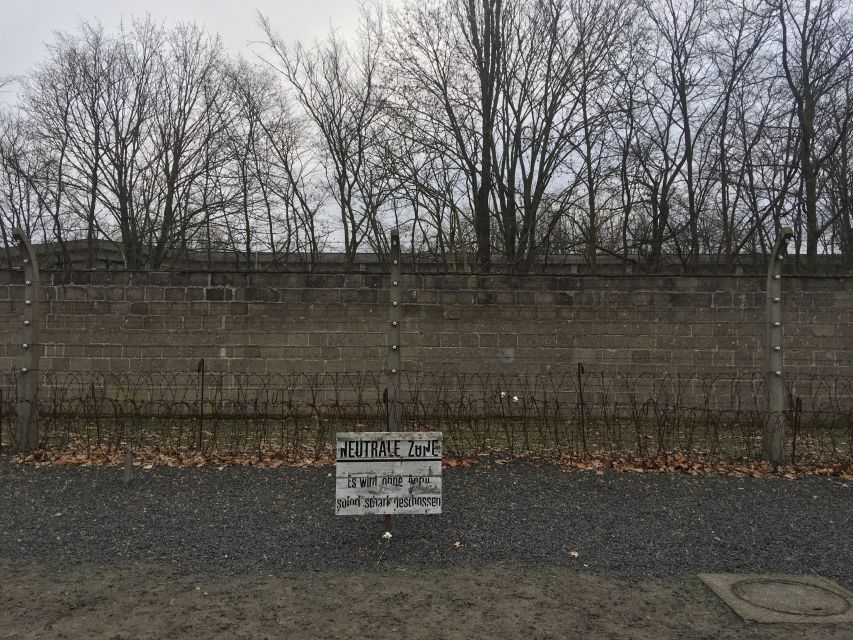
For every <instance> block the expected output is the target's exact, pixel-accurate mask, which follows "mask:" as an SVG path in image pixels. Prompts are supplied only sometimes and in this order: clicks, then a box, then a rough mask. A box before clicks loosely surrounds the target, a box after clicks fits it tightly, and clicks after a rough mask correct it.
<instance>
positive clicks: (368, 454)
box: [335, 431, 442, 516]
mask: <svg viewBox="0 0 853 640" xmlns="http://www.w3.org/2000/svg"><path fill="white" fill-rule="evenodd" d="M441 441H442V434H441V432H437V431H435V432H433V431H418V432H411V433H404V432H396V431H392V432H367V433H339V434H337V443H336V446H335V451H336V455H337V465H336V467H335V476H336V478H335V515H339V516H360V515H368V514H432V513H441Z"/></svg>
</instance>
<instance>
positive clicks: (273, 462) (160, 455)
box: [12, 443, 335, 471]
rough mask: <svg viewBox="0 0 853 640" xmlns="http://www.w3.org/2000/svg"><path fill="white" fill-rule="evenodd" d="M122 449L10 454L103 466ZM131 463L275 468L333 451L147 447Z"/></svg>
mask: <svg viewBox="0 0 853 640" xmlns="http://www.w3.org/2000/svg"><path fill="white" fill-rule="evenodd" d="M127 453H128V451H127V450H126V449H118V448H107V447H96V446H87V445H84V444H80V443H72V444H70V445H68V446H67V447H65V448H64V449H39V450H37V451H34V452H32V453H28V454H18V455H14V456H12V460H13V461H16V462H18V463H21V464H31V465H34V466H36V467H43V466H57V467H66V466H80V467H91V466H107V467H121V466H124V464H125V456H126V455H127ZM131 453H132V454H133V466H134V467H135V468H138V469H142V470H143V471H151V470H153V469H154V468H155V467H173V468H184V469H191V468H200V467H204V466H206V465H213V466H215V467H216V469H217V470H218V471H224V470H225V469H226V468H228V467H261V468H270V469H277V468H279V467H282V466H289V467H296V468H300V467H323V466H330V465H333V464H334V463H335V460H334V452H333V451H332V450H331V449H329V450H328V451H320V452H316V451H314V450H313V449H311V450H305V451H300V452H299V453H298V454H290V455H285V454H283V453H282V452H281V451H279V450H262V451H259V452H256V453H252V454H235V455H229V454H225V453H207V452H201V451H195V450H192V449H177V448H161V447H147V448H139V449H133V450H132V451H131Z"/></svg>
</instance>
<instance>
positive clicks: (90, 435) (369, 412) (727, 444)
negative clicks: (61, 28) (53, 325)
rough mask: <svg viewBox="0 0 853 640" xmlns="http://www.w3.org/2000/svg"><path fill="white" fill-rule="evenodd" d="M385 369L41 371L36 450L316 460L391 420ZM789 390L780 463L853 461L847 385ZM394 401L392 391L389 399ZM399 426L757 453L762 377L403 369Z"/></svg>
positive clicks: (824, 380)
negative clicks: (784, 455)
mask: <svg viewBox="0 0 853 640" xmlns="http://www.w3.org/2000/svg"><path fill="white" fill-rule="evenodd" d="M15 376H16V373H15V372H14V371H12V372H7V373H6V374H5V375H4V376H3V377H2V380H0V394H1V395H0V427H2V428H0V435H2V443H0V446H3V447H4V448H5V447H7V446H8V445H9V444H10V442H11V435H12V431H13V427H14V424H15V417H16V416H15V410H16V404H17V398H16V392H15V389H16V380H15ZM388 384H389V380H388V378H387V377H386V376H385V375H384V374H382V373H376V372H352V373H337V374H335V373H326V374H305V373H298V374H296V373H294V374H235V373H213V372H204V370H203V368H202V367H200V370H199V371H198V372H192V373H165V372H160V373H147V374H142V373H114V372H43V373H42V375H41V378H40V385H39V387H38V393H37V399H36V402H35V406H34V407H33V408H34V410H35V412H34V415H36V416H37V419H38V424H39V442H40V444H41V446H42V447H45V448H51V449H63V448H68V447H78V448H85V449H91V448H97V449H107V450H109V451H133V450H139V449H146V448H148V449H151V448H153V449H156V450H162V451H181V450H188V451H196V452H201V453H205V454H217V455H242V454H251V453H253V452H265V453H267V454H270V453H271V454H273V455H275V456H278V457H280V458H282V459H296V458H300V459H304V458H305V456H312V455H313V456H323V455H327V454H328V453H329V452H330V451H331V447H332V445H333V443H334V440H335V432H336V431H381V430H383V429H384V428H385V424H386V416H387V404H386V402H385V401H384V398H385V397H387V396H386V394H385V389H386V388H387V387H388ZM786 385H787V388H788V399H789V402H788V410H787V412H786V413H787V417H788V425H789V429H788V448H787V451H788V457H789V459H790V461H791V462H795V463H797V464H824V463H829V464H850V463H851V460H853V379H851V378H843V377H827V376H802V375H801V376H797V377H791V378H788V379H787V380H786ZM392 397H394V395H393V394H392ZM397 397H399V399H400V402H401V404H402V419H401V428H403V429H404V430H431V431H432V430H435V431H442V432H444V442H445V455H449V456H455V457H460V458H462V457H468V456H476V455H481V454H485V453H492V452H506V453H510V454H524V453H559V454H571V455H586V454H588V455H602V454H608V453H614V454H620V453H628V454H630V455H632V456H635V457H639V458H652V457H655V456H660V455H661V454H665V453H667V452H675V451H678V452H682V453H683V454H685V455H687V456H702V457H711V458H718V459H728V460H733V459H750V460H753V459H756V458H757V457H758V456H759V455H760V452H761V434H762V429H763V424H764V403H765V399H764V398H765V392H764V380H763V378H761V377H759V376H755V375H742V376H731V375H730V376H696V375H691V376H679V375H674V374H651V373H649V374H643V373H618V374H612V373H605V372H587V371H585V370H584V368H583V367H582V366H580V365H579V366H578V368H577V370H576V371H566V372H560V373H556V372H551V373H532V374H518V375H485V374H484V375H462V374H444V373H429V372H417V371H409V372H405V373H404V374H403V375H402V376H401V379H400V388H399V390H398V393H397Z"/></svg>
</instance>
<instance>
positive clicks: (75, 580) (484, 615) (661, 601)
mask: <svg viewBox="0 0 853 640" xmlns="http://www.w3.org/2000/svg"><path fill="white" fill-rule="evenodd" d="M0 602H2V623H0V638H4V639H16V640H17V639H21V640H23V639H25V638H27V639H28V638H87V639H88V638H91V639H94V640H99V639H104V640H130V639H140V640H141V639H147V638H256V639H262V638H270V639H271V638H347V639H353V638H406V639H417V638H430V639H432V640H435V639H441V638H448V639H453V638H466V639H469V638H529V639H531V640H532V639H545V638H573V637H578V638H591V639H610V638H614V639H617V638H618V639H620V640H624V639H637V640H645V639H649V640H652V639H654V640H667V639H675V638H690V639H695V640H699V639H703V638H705V639H708V640H725V639H734V638H737V639H752V638H755V639H771V638H772V639H774V640H787V639H789V638H790V639H792V638H813V639H815V640H834V639H838V640H841V639H845V640H846V639H848V638H851V637H853V626H851V625H747V624H745V623H744V622H742V621H741V620H740V619H739V618H738V617H737V616H736V615H735V614H734V613H733V612H732V611H731V610H730V609H729V608H728V607H727V606H726V605H725V604H723V603H722V602H721V601H719V600H718V599H717V598H716V596H714V595H713V594H712V593H711V592H710V591H709V590H708V589H707V588H706V587H705V586H704V585H703V584H702V583H701V582H700V581H699V580H698V579H697V578H681V579H665V580H654V581H644V582H625V581H619V580H615V579H612V578H605V577H600V576H591V575H584V574H581V573H578V572H576V571H571V570H568V569H557V570H543V569H526V568H522V567H517V566H509V565H500V566H492V567H487V568H483V569H441V570H435V571H430V570H415V569H411V568H408V569H404V568H394V567H386V566H383V565H380V566H378V567H376V568H375V569H374V570H372V571H360V572H348V573H332V572H312V573H286V574H277V575H270V574H266V573H264V574H258V573H255V574H248V573H244V574H231V575H190V574H184V573H182V572H180V571H176V570H174V569H172V568H169V567H162V566H159V565H141V564H140V565H134V566H129V567H124V568H117V567H105V566H97V565H78V566H74V567H68V568H62V569H59V570H57V569H56V568H54V567H51V566H47V565H43V564H32V563H30V564H20V563H11V562H9V561H0Z"/></svg>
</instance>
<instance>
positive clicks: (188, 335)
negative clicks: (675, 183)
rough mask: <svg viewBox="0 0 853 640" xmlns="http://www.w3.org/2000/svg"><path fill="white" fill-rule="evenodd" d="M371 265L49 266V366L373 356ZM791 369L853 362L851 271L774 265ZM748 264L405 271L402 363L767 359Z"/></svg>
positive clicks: (533, 366)
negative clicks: (787, 272)
mask: <svg viewBox="0 0 853 640" xmlns="http://www.w3.org/2000/svg"><path fill="white" fill-rule="evenodd" d="M388 284H389V283H388V282H387V278H386V277H384V276H382V275H376V274H351V275H350V274H325V275H324V274H292V273H208V272H180V273H141V272H140V273H137V272H113V273H110V272H77V273H72V274H64V273H60V272H52V273H51V272H46V273H43V275H42V300H43V302H42V308H41V311H42V315H43V318H44V323H43V325H42V327H43V328H42V337H41V342H42V347H41V348H42V357H43V359H42V363H41V368H42V370H57V371H115V372H140V371H141V372H148V371H168V372H180V371H185V372H194V371H195V370H196V367H197V364H198V360H199V358H204V359H205V361H206V367H207V370H208V371H213V372H217V371H224V372H235V373H237V372H239V373H292V372H293V373H295V372H309V373H312V372H317V373H320V372H345V371H356V370H358V371H365V370H377V371H378V370H381V369H382V368H383V365H384V362H385V354H386V348H387V347H386V331H387V315H388V304H389V294H388V290H387V288H386V287H387V286H388ZM782 286H783V291H784V293H783V295H784V298H783V305H784V314H783V315H784V320H785V348H786V351H785V354H786V355H785V362H786V367H787V370H788V371H789V372H790V373H791V374H795V375H800V374H812V373H815V374H821V375H824V374H832V375H836V374H837V375H845V376H850V375H853V358H851V355H853V315H851V308H852V307H853V279H851V278H847V279H845V278H829V277H827V278H821V277H815V278H807V277H789V278H785V279H784V280H783V285H782ZM763 288H764V280H763V278H756V277H733V276H726V277H709V276H705V277H686V276H675V277H652V276H634V277H632V276H472V275H418V276H405V275H404V277H403V300H402V304H403V308H402V315H403V327H402V328H403V338H402V342H403V344H402V355H403V362H404V368H407V369H410V370H411V369H420V370H423V371H431V372H438V371H446V372H461V373H528V372H547V371H552V372H562V371H566V372H571V371H573V370H574V369H575V367H576V366H577V363H578V362H580V363H583V365H584V367H585V368H586V370H587V371H595V372H599V371H601V372H624V371H638V372H640V371H643V372H660V373H663V372H668V373H670V374H673V375H676V374H678V375H682V374H683V375H689V374H692V373H695V372H698V373H701V374H712V373H720V374H728V373H732V374H735V373H736V374H738V375H744V374H749V373H752V372H758V371H760V370H761V363H762V357H761V350H760V349H761V343H762V340H763V336H764V325H763V318H764V305H765V297H764V293H763ZM23 289H24V287H23V275H22V273H20V272H18V271H9V270H5V271H0V321H2V323H3V326H4V327H5V330H4V331H3V335H2V339H1V340H0V366H2V367H3V368H4V370H6V371H8V370H10V369H11V368H13V367H16V366H20V365H19V363H20V316H21V309H22V306H23Z"/></svg>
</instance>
